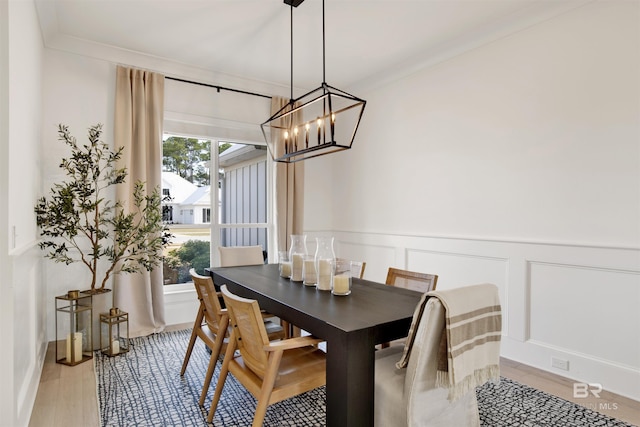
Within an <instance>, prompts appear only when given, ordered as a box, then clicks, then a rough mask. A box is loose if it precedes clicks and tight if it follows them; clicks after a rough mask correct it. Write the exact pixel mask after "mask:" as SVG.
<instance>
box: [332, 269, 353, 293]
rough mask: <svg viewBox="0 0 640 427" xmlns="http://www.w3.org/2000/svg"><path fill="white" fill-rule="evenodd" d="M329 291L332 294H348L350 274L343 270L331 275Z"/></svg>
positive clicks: (349, 291)
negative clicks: (331, 281) (331, 284)
mask: <svg viewBox="0 0 640 427" xmlns="http://www.w3.org/2000/svg"><path fill="white" fill-rule="evenodd" d="M331 293H332V294H334V295H340V296H344V295H349V294H350V293H351V274H350V272H344V273H340V274H336V275H335V276H333V286H332V288H331Z"/></svg>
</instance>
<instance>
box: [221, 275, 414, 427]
mask: <svg viewBox="0 0 640 427" xmlns="http://www.w3.org/2000/svg"><path fill="white" fill-rule="evenodd" d="M210 274H211V276H212V277H213V281H214V283H215V285H216V286H221V285H224V284H226V285H227V287H228V288H229V290H230V291H231V292H233V293H236V294H237V295H240V296H243V297H245V298H251V299H255V300H257V301H258V303H259V304H260V308H262V309H264V310H267V311H268V312H270V313H273V314H274V315H276V316H278V317H281V318H282V319H284V320H287V321H289V322H290V323H292V324H293V325H295V326H298V327H300V328H302V329H304V330H305V331H307V332H309V333H311V334H313V335H315V336H316V337H319V338H322V339H324V340H326V342H327V425H328V426H339V427H344V426H372V425H373V402H374V399H373V394H374V372H375V371H374V368H375V358H374V353H375V344H378V343H382V342H387V341H392V340H394V339H397V338H401V337H404V336H406V335H407V331H408V330H409V326H410V324H411V319H412V317H413V312H414V310H415V307H416V305H417V304H418V301H419V300H420V296H421V294H420V293H418V292H414V291H410V290H406V289H401V288H395V287H392V286H387V285H384V284H382V283H376V282H371V281H368V280H362V279H356V278H354V279H353V286H352V289H351V295H348V296H336V295H333V294H331V292H328V291H319V290H317V289H316V288H315V287H309V286H304V285H303V284H302V283H298V282H291V281H290V280H289V279H284V278H281V277H280V276H279V274H278V266H277V265H276V264H268V265H258V266H246V267H222V268H213V269H210Z"/></svg>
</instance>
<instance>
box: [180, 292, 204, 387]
mask: <svg viewBox="0 0 640 427" xmlns="http://www.w3.org/2000/svg"><path fill="white" fill-rule="evenodd" d="M203 317H204V311H203V307H202V304H200V308H199V309H198V315H197V316H196V321H195V322H194V323H193V328H192V329H191V338H190V339H189V345H188V346H187V353H186V354H185V355H184V360H183V361H182V369H181V370H180V376H183V375H184V373H185V371H186V370H187V365H188V364H189V359H190V358H191V352H192V351H193V346H194V344H195V343H196V337H197V336H198V328H200V327H202V319H203Z"/></svg>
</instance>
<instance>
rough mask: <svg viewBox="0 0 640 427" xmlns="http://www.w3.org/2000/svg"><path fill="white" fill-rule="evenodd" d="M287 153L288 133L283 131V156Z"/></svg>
mask: <svg viewBox="0 0 640 427" xmlns="http://www.w3.org/2000/svg"><path fill="white" fill-rule="evenodd" d="M288 152H289V131H286V130H285V131H284V154H287V153H288Z"/></svg>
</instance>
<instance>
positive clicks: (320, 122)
mask: <svg viewBox="0 0 640 427" xmlns="http://www.w3.org/2000/svg"><path fill="white" fill-rule="evenodd" d="M321 129H322V120H321V119H318V145H320V144H321V143H322V137H321V135H320V132H321Z"/></svg>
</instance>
